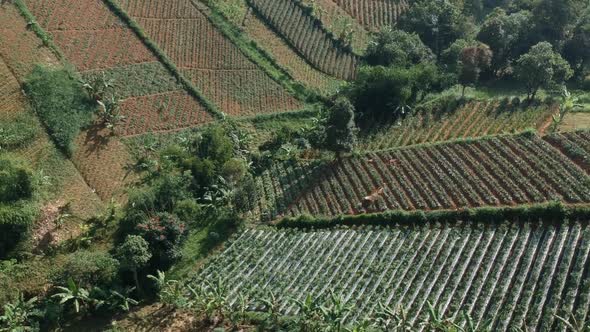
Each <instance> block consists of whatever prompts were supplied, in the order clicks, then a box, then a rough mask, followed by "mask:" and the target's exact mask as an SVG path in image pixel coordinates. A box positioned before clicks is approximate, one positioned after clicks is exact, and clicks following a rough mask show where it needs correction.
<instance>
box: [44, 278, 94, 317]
mask: <svg viewBox="0 0 590 332" xmlns="http://www.w3.org/2000/svg"><path fill="white" fill-rule="evenodd" d="M55 288H56V290H57V291H58V292H56V293H55V294H53V295H52V296H51V297H52V298H54V299H57V300H58V301H59V304H60V305H64V306H68V305H70V304H71V306H72V307H73V309H74V311H75V312H76V313H77V314H78V313H80V312H84V311H86V310H87V309H88V307H89V306H90V305H91V304H92V302H93V299H92V298H91V297H90V292H89V291H88V290H87V289H86V288H83V287H80V286H78V285H77V284H76V283H75V282H74V280H72V279H71V278H70V279H69V280H68V281H67V287H64V286H57V287H55Z"/></svg>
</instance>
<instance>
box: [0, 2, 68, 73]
mask: <svg viewBox="0 0 590 332" xmlns="http://www.w3.org/2000/svg"><path fill="white" fill-rule="evenodd" d="M0 57H2V59H3V60H4V62H5V63H6V65H7V66H8V67H9V68H10V70H11V71H12V72H13V73H14V75H15V77H16V79H17V80H18V81H20V82H22V81H24V79H25V77H26V76H27V75H28V74H29V73H30V72H31V71H32V69H33V67H34V66H35V65H37V64H39V63H43V64H47V65H49V64H57V62H58V61H57V59H56V57H55V55H54V54H52V52H51V50H50V49H49V48H47V47H44V46H43V42H42V41H41V39H40V38H39V37H38V36H37V35H36V34H35V32H34V31H33V28H32V27H31V26H30V24H29V22H27V20H26V19H25V18H23V16H22V15H21V13H20V12H19V10H18V9H17V8H16V6H15V5H10V4H5V5H3V6H0Z"/></svg>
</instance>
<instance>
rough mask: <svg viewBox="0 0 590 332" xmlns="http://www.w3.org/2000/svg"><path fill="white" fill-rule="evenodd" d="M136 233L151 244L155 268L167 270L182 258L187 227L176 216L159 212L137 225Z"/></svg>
mask: <svg viewBox="0 0 590 332" xmlns="http://www.w3.org/2000/svg"><path fill="white" fill-rule="evenodd" d="M135 233H136V234H137V235H140V236H141V237H142V238H144V239H145V240H146V241H147V242H148V243H149V245H150V250H151V252H152V254H153V257H152V259H153V261H152V263H153V264H152V265H153V266H154V267H156V268H158V269H167V268H168V267H169V266H170V265H171V264H172V263H174V262H175V261H177V260H178V259H180V258H181V256H182V253H181V244H182V242H183V240H184V238H185V236H186V227H185V224H184V223H183V222H182V221H181V220H180V219H179V218H178V217H177V216H176V215H174V214H171V213H167V212H159V213H157V214H155V215H153V216H149V217H147V218H145V219H144V220H143V221H142V222H140V223H139V224H137V225H136V227H135Z"/></svg>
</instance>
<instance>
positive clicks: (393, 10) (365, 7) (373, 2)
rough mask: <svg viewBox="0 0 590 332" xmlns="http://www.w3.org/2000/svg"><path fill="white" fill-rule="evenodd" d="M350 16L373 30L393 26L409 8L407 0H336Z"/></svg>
mask: <svg viewBox="0 0 590 332" xmlns="http://www.w3.org/2000/svg"><path fill="white" fill-rule="evenodd" d="M334 2H336V3H337V4H338V6H340V7H341V8H342V9H344V10H345V11H346V12H347V13H348V14H350V16H352V17H354V18H355V19H356V20H357V21H359V22H360V23H361V24H362V25H364V26H365V27H367V28H368V29H371V30H376V29H379V28H381V27H384V26H393V25H395V22H396V21H397V19H398V17H399V16H400V15H401V14H402V13H403V12H404V11H405V10H406V9H408V8H409V6H410V5H409V3H408V1H407V0H334Z"/></svg>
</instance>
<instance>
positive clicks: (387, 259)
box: [197, 219, 590, 330]
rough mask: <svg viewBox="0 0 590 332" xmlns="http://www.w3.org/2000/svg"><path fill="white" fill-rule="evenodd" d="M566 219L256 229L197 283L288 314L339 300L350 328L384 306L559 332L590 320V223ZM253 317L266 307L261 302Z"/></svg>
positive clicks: (413, 317) (414, 315)
mask: <svg viewBox="0 0 590 332" xmlns="http://www.w3.org/2000/svg"><path fill="white" fill-rule="evenodd" d="M564 220H565V219H555V221H554V222H547V223H538V222H536V221H535V219H530V221H520V222H519V221H515V220H512V221H509V222H501V221H498V219H496V221H495V223H488V222H479V223H478V222H476V221H466V222H464V223H458V224H457V223H456V222H455V223H453V224H448V223H443V224H442V225H440V224H436V223H435V224H422V225H421V226H419V225H415V224H413V225H407V226H394V227H393V228H391V229H387V228H385V229H384V228H372V227H368V228H367V227H362V228H358V229H342V230H331V231H316V232H313V231H312V232H302V231H300V230H295V229H287V230H282V231H273V230H250V231H246V232H244V233H243V234H242V235H241V236H240V237H239V238H238V239H236V240H235V241H233V242H232V243H231V244H230V245H229V247H228V249H227V250H226V251H225V252H224V253H223V254H221V255H220V256H219V257H218V258H217V259H216V260H214V261H213V262H212V263H210V264H208V265H207V266H206V268H205V269H204V270H203V271H202V273H201V274H199V276H198V278H197V280H199V281H200V280H209V281H211V280H218V279H220V280H221V282H222V283H224V284H226V285H231V287H228V294H229V298H230V299H236V298H237V296H238V294H240V295H241V296H243V297H244V298H249V299H259V298H263V297H264V296H265V294H268V293H269V292H272V293H273V294H278V295H279V296H278V298H279V299H280V298H282V302H281V305H280V306H279V307H278V308H276V309H277V310H278V311H279V312H280V313H282V314H285V315H299V314H301V311H300V310H301V309H300V308H298V307H297V306H296V305H295V304H294V303H295V302H293V303H289V302H286V301H285V297H286V296H287V294H289V295H288V296H291V297H293V298H294V299H295V300H296V301H303V300H305V298H306V296H307V295H306V294H314V295H316V296H317V297H318V298H321V297H322V296H325V295H326V294H329V293H331V292H333V293H335V294H338V296H340V297H341V298H342V300H343V301H345V302H350V304H351V305H353V306H354V307H355V310H353V311H351V312H349V313H347V314H346V315H345V316H344V321H345V322H347V323H351V322H355V321H356V322H359V321H362V320H363V317H365V316H370V315H372V314H374V313H375V312H376V311H378V306H377V304H378V303H382V304H383V305H385V306H389V307H392V308H397V307H403V308H406V309H407V312H408V314H409V317H410V322H412V323H417V322H419V321H421V320H423V319H424V318H425V317H426V316H427V312H428V309H427V307H428V303H432V304H433V305H434V307H435V308H436V309H437V310H439V311H440V312H441V314H443V315H445V316H448V317H450V318H454V319H457V318H459V317H460V315H461V312H463V311H466V312H467V313H468V314H469V315H470V317H472V318H473V319H474V322H475V325H476V326H479V327H483V326H488V325H489V326H490V327H493V329H494V330H508V329H509V328H512V327H515V328H521V327H528V328H535V327H538V326H541V325H542V324H544V325H543V326H546V327H548V328H558V329H559V328H561V327H563V326H561V325H559V323H558V321H557V320H555V316H554V315H556V314H558V315H561V316H567V315H569V314H570V313H572V314H573V315H574V317H575V318H576V319H577V320H578V321H584V320H586V319H587V317H586V316H587V312H588V311H587V310H588V304H589V302H590V298H588V296H590V294H588V292H587V291H586V290H584V289H583V288H582V287H584V285H586V284H587V283H588V282H590V281H589V280H588V276H587V275H586V274H584V271H585V268H584V266H585V264H586V262H587V260H588V254H589V252H588V245H587V244H584V243H583V242H584V241H586V240H584V239H585V238H586V237H587V236H589V235H590V232H589V231H588V225H587V222H586V221H580V222H568V221H567V220H565V221H564ZM269 233H270V234H269ZM568 243H569V244H571V246H569V247H568V246H567V244H568ZM563 251H568V252H569V254H567V255H566V254H562V252H563ZM568 255H569V256H568ZM570 256H572V257H573V258H574V259H575V260H572V257H570ZM568 257H569V258H568ZM563 271H571V272H572V274H571V275H567V274H564V273H563ZM197 284H198V282H197ZM564 285H567V286H565V288H564ZM550 289H551V290H554V291H555V292H556V293H554V292H553V291H551V292H550ZM562 290H563V294H565V295H563V296H562V295H560V294H561V293H562ZM235 303H236V301H235V300H229V304H230V305H233V304H235ZM249 310H254V311H260V310H265V307H264V304H263V303H260V302H258V303H256V302H255V301H254V302H252V303H250V305H249ZM547 324H548V325H547ZM463 327H465V325H463Z"/></svg>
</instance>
